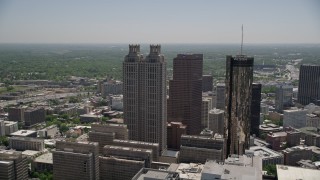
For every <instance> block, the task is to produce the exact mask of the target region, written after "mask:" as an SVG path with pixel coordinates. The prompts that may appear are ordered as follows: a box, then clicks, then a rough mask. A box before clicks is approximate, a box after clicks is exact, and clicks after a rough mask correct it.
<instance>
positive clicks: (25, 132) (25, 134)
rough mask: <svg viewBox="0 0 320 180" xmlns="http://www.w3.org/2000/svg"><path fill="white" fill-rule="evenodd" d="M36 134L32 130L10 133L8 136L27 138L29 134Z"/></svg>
mask: <svg viewBox="0 0 320 180" xmlns="http://www.w3.org/2000/svg"><path fill="white" fill-rule="evenodd" d="M34 133H37V131H32V130H19V131H16V132H14V133H11V134H10V136H29V135H31V134H34Z"/></svg>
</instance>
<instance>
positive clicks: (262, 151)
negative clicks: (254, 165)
mask: <svg viewBox="0 0 320 180" xmlns="http://www.w3.org/2000/svg"><path fill="white" fill-rule="evenodd" d="M250 151H253V154H254V155H255V156H259V157H262V158H269V157H280V156H283V155H282V154H281V153H278V152H276V151H273V150H271V149H269V148H267V147H261V146H252V147H250Z"/></svg>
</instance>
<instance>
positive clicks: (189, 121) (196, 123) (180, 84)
mask: <svg viewBox="0 0 320 180" xmlns="http://www.w3.org/2000/svg"><path fill="white" fill-rule="evenodd" d="M202 65H203V55H202V54H178V55H177V57H176V58H174V59H173V79H172V80H170V82H169V99H168V121H169V122H182V123H183V124H184V125H186V126H187V134H189V135H198V134H200V132H201V104H202Z"/></svg>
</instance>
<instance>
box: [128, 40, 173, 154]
mask: <svg viewBox="0 0 320 180" xmlns="http://www.w3.org/2000/svg"><path fill="white" fill-rule="evenodd" d="M166 96H167V94H166V62H165V59H164V56H163V55H162V54H161V46H160V45H150V53H149V55H148V56H146V57H145V58H143V56H142V54H140V45H129V54H128V55H127V56H126V57H125V59H124V62H123V100H124V122H125V124H127V125H128V129H129V139H132V140H136V141H145V142H152V143H159V147H160V151H162V150H163V149H166V144H167V130H166V126H167V103H166V101H167V99H166Z"/></svg>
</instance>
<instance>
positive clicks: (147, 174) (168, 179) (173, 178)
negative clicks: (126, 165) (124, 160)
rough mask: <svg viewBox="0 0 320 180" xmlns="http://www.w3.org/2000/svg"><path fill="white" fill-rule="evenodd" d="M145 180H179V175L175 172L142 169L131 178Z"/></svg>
mask: <svg viewBox="0 0 320 180" xmlns="http://www.w3.org/2000/svg"><path fill="white" fill-rule="evenodd" d="M145 179H159V180H160V179H163V180H178V179H180V178H179V173H177V172H172V171H166V170H158V169H148V168H142V169H141V170H140V171H139V172H138V173H137V174H136V175H135V176H134V177H133V178H132V180H145Z"/></svg>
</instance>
